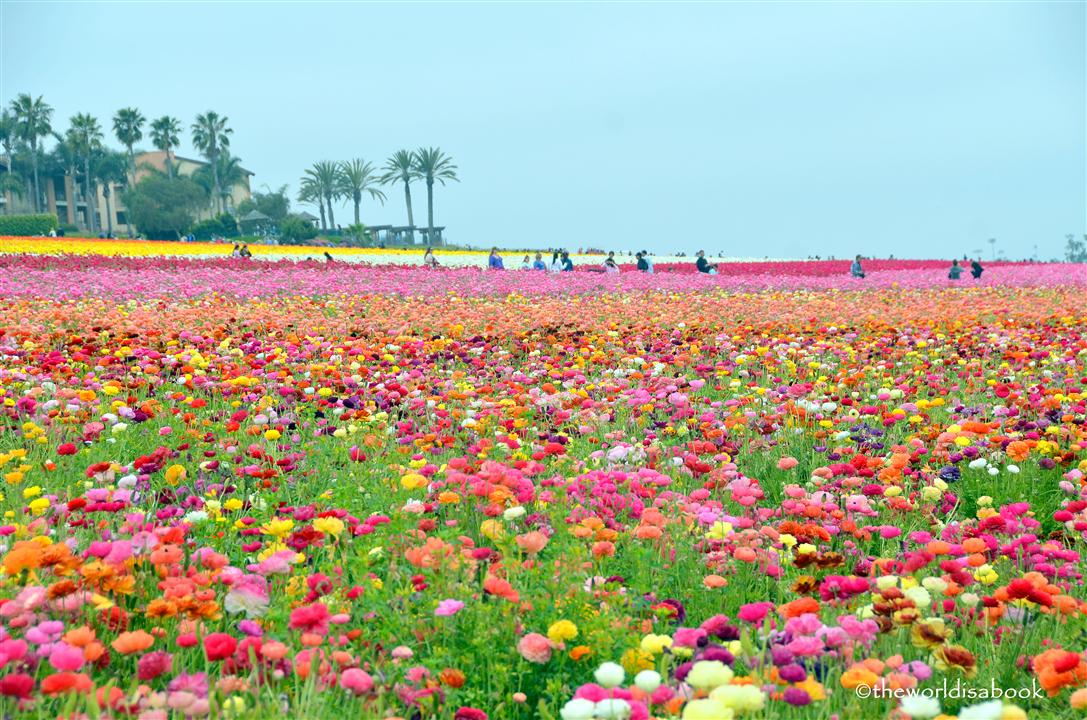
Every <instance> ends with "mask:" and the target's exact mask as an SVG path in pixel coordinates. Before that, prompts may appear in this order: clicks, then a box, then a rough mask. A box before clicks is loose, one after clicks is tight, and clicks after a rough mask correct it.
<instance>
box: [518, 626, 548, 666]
mask: <svg viewBox="0 0 1087 720" xmlns="http://www.w3.org/2000/svg"><path fill="white" fill-rule="evenodd" d="M551 649H552V648H551V641H550V640H548V639H547V638H546V637H544V636H543V635H541V634H540V633H529V634H528V635H525V636H524V637H523V638H521V640H520V641H519V642H518V643H517V652H519V653H521V657H523V658H524V659H525V660H528V661H529V662H531V663H536V664H537V665H543V664H544V663H546V662H547V661H548V660H550V659H551Z"/></svg>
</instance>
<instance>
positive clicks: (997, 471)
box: [989, 467, 1000, 475]
mask: <svg viewBox="0 0 1087 720" xmlns="http://www.w3.org/2000/svg"><path fill="white" fill-rule="evenodd" d="M989 474H990V475H999V474H1000V471H999V470H997V469H996V468H995V467H991V468H989Z"/></svg>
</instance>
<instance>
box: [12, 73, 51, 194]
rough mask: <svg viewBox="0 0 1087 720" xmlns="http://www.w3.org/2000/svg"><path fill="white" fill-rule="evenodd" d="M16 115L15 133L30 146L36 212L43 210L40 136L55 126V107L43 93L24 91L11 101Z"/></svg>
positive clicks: (46, 133)
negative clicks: (39, 179) (32, 94)
mask: <svg viewBox="0 0 1087 720" xmlns="http://www.w3.org/2000/svg"><path fill="white" fill-rule="evenodd" d="M11 112H12V114H14V115H15V134H16V136H17V137H19V138H20V139H22V140H24V141H25V142H26V143H27V145H29V146H30V166H31V171H32V173H33V176H34V203H33V207H34V212H39V211H40V210H41V186H40V185H39V183H38V138H40V137H44V136H46V135H48V134H49V133H50V132H51V131H52V129H53V127H52V124H51V123H52V120H53V108H52V107H51V106H50V105H49V104H48V103H46V102H45V100H44V99H43V98H42V96H41V95H39V96H38V97H37V99H34V98H33V97H31V96H30V94H29V93H22V94H21V95H19V96H18V97H16V98H15V99H14V100H12V101H11Z"/></svg>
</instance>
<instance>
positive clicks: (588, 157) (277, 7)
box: [0, 0, 1087, 258]
mask: <svg viewBox="0 0 1087 720" xmlns="http://www.w3.org/2000/svg"><path fill="white" fill-rule="evenodd" d="M0 13H2V30H0V54H2V58H0V59H2V63H3V64H2V68H0V101H3V102H4V103H5V104H6V103H8V102H9V101H10V100H11V98H12V97H14V96H15V95H16V94H17V93H20V92H32V93H34V94H35V95H37V94H42V95H44V96H45V98H46V99H47V101H48V102H50V103H51V104H52V105H53V106H54V107H55V108H56V119H57V121H58V122H57V124H58V125H60V126H62V127H65V126H66V125H67V118H68V117H70V116H71V115H72V114H74V113H76V112H90V113H92V114H94V115H97V116H98V117H99V118H100V119H101V120H102V122H103V125H106V126H108V124H109V122H108V120H109V117H111V116H112V114H113V112H114V111H115V110H116V109H117V108H119V107H123V106H128V105H134V106H136V107H139V108H140V109H141V110H142V111H143V112H144V114H145V115H147V116H148V117H157V116H160V115H163V114H167V113H168V114H171V115H175V116H178V117H180V118H182V120H183V121H184V123H185V126H186V132H185V135H184V137H183V148H182V154H186V153H192V148H191V145H190V143H189V136H188V125H189V124H190V123H191V121H192V118H193V116H194V115H195V114H196V113H198V112H203V111H205V110H208V109H214V110H216V111H218V112H220V113H222V114H225V115H227V116H228V117H229V118H230V123H231V126H232V127H233V128H234V130H235V135H234V139H233V143H232V150H233V151H234V153H235V154H237V155H238V156H240V157H241V159H242V161H243V164H244V165H245V166H246V167H247V168H249V169H251V170H252V171H254V172H255V173H256V177H255V178H254V185H255V186H256V187H258V188H259V186H260V185H262V184H264V183H267V184H268V185H269V186H271V187H276V186H279V185H281V184H283V183H288V184H290V185H291V190H292V193H293V192H294V191H295V190H296V189H297V179H298V177H299V175H300V174H301V172H302V170H303V169H304V168H305V167H306V166H307V165H309V164H310V163H312V162H314V161H317V160H322V159H333V160H339V159H348V158H352V157H362V158H365V159H367V160H373V161H374V162H375V163H376V164H380V163H381V162H383V160H384V158H385V157H386V156H387V155H388V154H389V153H391V152H392V151H394V150H396V149H398V148H401V147H407V148H413V147H416V146H419V145H439V146H441V147H442V148H443V149H445V150H446V151H447V152H449V153H450V154H452V155H453V157H454V158H455V160H456V162H457V164H458V165H459V166H460V173H461V178H462V182H461V183H460V184H454V185H452V186H447V187H444V188H441V187H439V188H438V190H437V194H436V201H435V204H436V222H437V224H441V225H446V226H448V235H449V238H450V239H451V240H453V241H456V242H465V243H473V244H476V245H491V244H497V245H505V246H544V247H546V246H550V245H554V244H559V243H561V244H563V245H566V246H569V247H578V246H589V245H593V246H599V247H605V248H611V249H617V250H618V249H627V248H649V249H651V250H654V251H657V252H660V253H664V252H671V251H676V250H685V251H688V252H691V251H694V250H697V249H698V248H701V247H705V248H706V249H707V250H709V251H711V252H714V253H716V252H718V251H724V252H725V253H727V254H729V255H747V256H760V257H761V256H763V255H770V256H777V257H796V256H801V257H803V256H807V255H809V254H812V255H814V254H820V255H824V256H825V255H828V254H835V255H837V256H839V257H842V256H846V255H852V254H853V253H856V252H864V253H866V254H880V255H885V254H887V253H894V254H895V255H896V256H900V257H902V256H915V257H916V256H926V257H940V256H951V255H961V254H962V253H964V252H970V251H972V250H973V249H975V248H981V247H983V246H984V247H985V248H986V254H988V246H987V244H985V240H986V239H988V238H989V237H996V238H997V239H998V248H1002V249H1003V250H1004V251H1005V252H1006V253H1007V254H1008V255H1009V256H1013V257H1021V256H1023V257H1025V256H1029V255H1031V253H1032V252H1033V251H1034V247H1035V245H1036V246H1037V248H1038V253H1039V255H1040V256H1041V257H1043V258H1047V257H1053V256H1056V255H1058V254H1060V253H1061V250H1062V248H1063V245H1064V235H1065V233H1069V232H1080V233H1082V232H1085V231H1087V56H1085V35H1087V14H1085V4H1084V3H1083V2H1067V3H1047V2H1042V1H1038V0H1034V1H1031V2H1023V3H998V2H977V3H941V2H931V3H918V2H912V3H905V2H903V3H875V2H870V3H815V2H813V3H795V4H793V3H700V4H680V3H675V2H672V3H663V2H662V3H641V4H593V3H562V4H559V3H551V4H548V3H533V4H521V3H512V2H510V3H452V2H449V3H396V4H392V3H381V4H376V3H375V4H359V3H354V4H352V3H338V4H333V3H327V4H325V3H315V2H310V3H306V4H301V3H282V4H272V3H233V4H222V3H201V4H197V3H150V2H148V3H95V2H80V3H44V2H35V3H19V2H11V1H10V0H2V1H0ZM309 209H310V211H311V212H313V211H315V209H314V208H309ZM415 210H416V220H417V223H419V224H424V223H425V190H424V188H423V187H422V186H421V185H420V186H417V187H416V188H415ZM349 217H350V209H349V208H348V207H347V206H346V205H345V206H343V207H340V208H337V220H338V221H340V222H341V224H346V223H347V221H348V220H349ZM420 218H421V219H422V220H421V221H420ZM405 219H406V218H405V210H404V204H403V193H402V192H401V191H400V190H399V189H390V191H389V201H388V202H387V203H386V205H385V206H384V207H381V206H377V205H375V204H374V203H371V202H367V203H366V204H365V205H364V208H363V220H364V222H367V223H369V224H387V223H395V224H399V223H403V222H404V221H405Z"/></svg>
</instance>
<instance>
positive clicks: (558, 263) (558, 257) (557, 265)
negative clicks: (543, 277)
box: [551, 250, 562, 273]
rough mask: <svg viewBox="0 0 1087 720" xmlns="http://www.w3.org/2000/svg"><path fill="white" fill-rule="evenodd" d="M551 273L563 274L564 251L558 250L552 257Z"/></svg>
mask: <svg viewBox="0 0 1087 720" xmlns="http://www.w3.org/2000/svg"><path fill="white" fill-rule="evenodd" d="M551 272H553V273H557V272H562V251H561V250H556V251H555V254H554V255H552V256H551Z"/></svg>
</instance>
